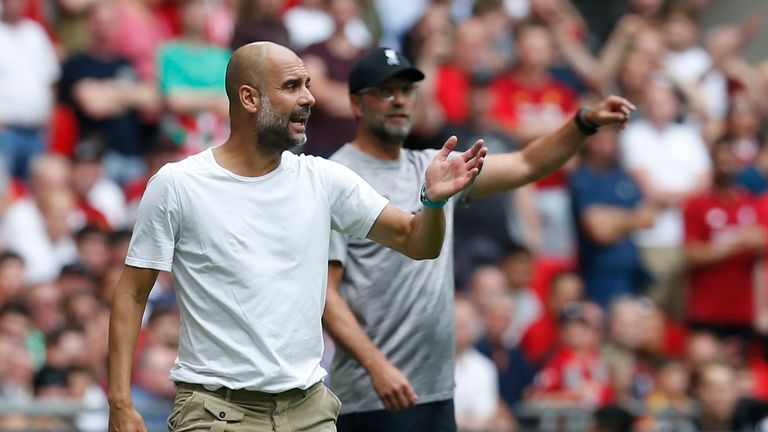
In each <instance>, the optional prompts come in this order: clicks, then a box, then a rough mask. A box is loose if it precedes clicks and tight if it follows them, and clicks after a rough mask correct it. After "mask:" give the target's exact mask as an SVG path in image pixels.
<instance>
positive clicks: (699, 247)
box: [685, 243, 734, 268]
mask: <svg viewBox="0 0 768 432" xmlns="http://www.w3.org/2000/svg"><path fill="white" fill-rule="evenodd" d="M733 253H734V251H733V248H728V247H715V246H712V245H710V244H706V243H691V244H688V245H686V246H685V258H686V262H687V263H688V266H689V267H691V268H694V267H703V266H707V265H710V264H716V263H718V262H720V261H722V260H724V259H726V258H728V257H730V256H731V255H732V254H733Z"/></svg>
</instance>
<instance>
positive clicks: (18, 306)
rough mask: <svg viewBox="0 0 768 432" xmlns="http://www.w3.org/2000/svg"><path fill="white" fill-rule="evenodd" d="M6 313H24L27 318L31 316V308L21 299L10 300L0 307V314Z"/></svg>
mask: <svg viewBox="0 0 768 432" xmlns="http://www.w3.org/2000/svg"><path fill="white" fill-rule="evenodd" d="M6 314H14V315H23V316H25V317H27V318H29V317H30V313H29V308H28V307H27V305H26V304H24V303H22V302H19V301H10V302H8V303H6V304H4V305H3V307H2V308H0V316H2V315H6Z"/></svg>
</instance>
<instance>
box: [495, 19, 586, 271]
mask: <svg viewBox="0 0 768 432" xmlns="http://www.w3.org/2000/svg"><path fill="white" fill-rule="evenodd" d="M515 35H516V38H515V42H516V45H515V46H516V48H517V60H516V63H515V66H514V68H513V69H512V70H511V71H510V72H509V73H506V74H504V75H502V76H501V77H500V78H498V79H497V81H496V82H495V83H494V108H493V110H492V112H493V114H492V117H493V119H494V121H496V122H497V123H498V124H499V125H500V126H501V127H502V128H503V129H504V130H506V131H507V132H509V133H510V134H512V136H514V137H515V138H516V139H517V141H518V142H519V143H520V144H522V145H523V146H525V145H527V144H528V143H529V142H531V141H532V140H533V139H535V138H537V137H539V136H542V135H544V134H546V133H549V132H551V131H553V130H554V129H555V128H556V127H557V125H559V124H560V123H562V122H563V121H564V120H565V119H566V118H567V117H568V116H570V115H571V114H573V112H574V111H576V107H577V100H576V95H575V94H574V93H573V92H572V91H571V90H570V89H569V88H568V87H567V86H566V85H565V84H563V83H562V82H559V81H557V80H556V79H555V78H554V77H553V76H552V74H551V73H550V68H551V67H552V65H553V62H554V60H555V51H554V45H553V41H552V36H551V35H550V33H549V31H548V29H547V28H546V27H544V26H542V25H538V24H533V23H523V24H520V25H519V26H518V27H517V28H516V33H515ZM545 95H546V97H545ZM564 173H565V171H563V169H561V170H558V171H556V172H555V173H553V174H550V175H549V176H547V177H545V178H544V179H541V180H538V181H537V182H536V183H535V184H536V205H537V208H538V212H539V215H540V216H539V217H540V218H541V220H542V227H541V234H542V235H541V251H540V252H541V253H542V254H544V255H548V256H554V257H559V258H565V259H568V258H571V257H572V256H573V254H574V253H575V244H574V243H575V241H574V240H575V236H574V231H573V225H572V221H571V218H569V217H568V207H569V198H568V193H567V190H566V185H567V179H566V177H565V174H564Z"/></svg>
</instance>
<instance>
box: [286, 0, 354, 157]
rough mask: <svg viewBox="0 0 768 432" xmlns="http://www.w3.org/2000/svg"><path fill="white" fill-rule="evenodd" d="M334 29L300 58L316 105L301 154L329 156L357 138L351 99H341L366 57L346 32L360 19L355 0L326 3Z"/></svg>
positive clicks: (336, 0)
mask: <svg viewBox="0 0 768 432" xmlns="http://www.w3.org/2000/svg"><path fill="white" fill-rule="evenodd" d="M324 3H325V5H326V7H327V9H328V13H329V14H330V16H331V18H332V19H333V24H334V29H333V33H332V34H331V35H330V37H329V38H328V39H326V40H324V41H322V42H320V43H316V44H312V45H310V46H308V47H307V48H306V49H305V50H304V51H303V52H302V53H301V57H302V60H304V64H305V66H306V67H307V70H308V71H309V74H310V75H311V76H312V94H313V95H314V96H315V99H316V100H317V106H316V107H315V108H314V110H313V111H314V112H313V113H312V122H311V123H310V124H309V125H308V126H307V131H308V132H307V133H308V134H309V136H310V138H311V139H309V140H308V141H307V144H306V145H305V146H304V147H302V151H303V152H305V153H308V154H313V155H316V156H322V157H326V158H327V157H329V156H331V155H332V154H333V153H334V152H335V151H336V150H338V149H339V146H341V145H342V144H344V143H347V142H351V141H352V139H353V138H354V136H355V124H356V123H355V119H354V117H353V116H352V109H351V107H350V105H349V98H343V97H339V95H341V94H345V93H347V92H348V87H347V78H348V77H349V73H350V71H351V70H352V66H353V65H354V64H355V63H356V62H357V60H358V59H360V57H361V56H362V54H363V47H360V46H359V44H358V43H356V42H355V41H354V39H351V38H349V37H348V36H347V33H346V32H345V29H346V28H347V25H348V24H349V23H350V22H351V21H352V20H353V19H355V18H357V17H359V14H360V8H359V6H358V4H357V2H356V1H355V0H325V1H324Z"/></svg>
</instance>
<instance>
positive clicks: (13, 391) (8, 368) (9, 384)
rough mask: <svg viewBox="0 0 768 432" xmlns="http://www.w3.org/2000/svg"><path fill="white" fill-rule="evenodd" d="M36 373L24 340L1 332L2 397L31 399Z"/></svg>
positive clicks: (0, 393)
mask: <svg viewBox="0 0 768 432" xmlns="http://www.w3.org/2000/svg"><path fill="white" fill-rule="evenodd" d="M34 375H35V372H34V370H33V368H32V361H31V360H30V357H29V352H28V351H27V349H26V347H25V346H24V341H20V340H18V339H16V338H14V337H13V336H9V335H5V334H0V398H1V399H4V400H13V401H19V402H21V401H25V400H29V399H30V398H31V396H32V382H33V379H34Z"/></svg>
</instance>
